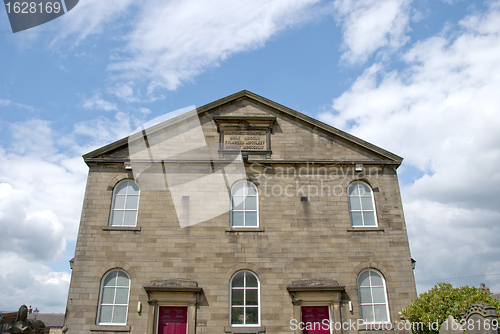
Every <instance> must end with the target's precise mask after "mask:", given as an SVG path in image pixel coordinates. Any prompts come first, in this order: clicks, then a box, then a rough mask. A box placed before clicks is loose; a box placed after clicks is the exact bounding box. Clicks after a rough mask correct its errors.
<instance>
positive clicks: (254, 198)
mask: <svg viewBox="0 0 500 334" xmlns="http://www.w3.org/2000/svg"><path fill="white" fill-rule="evenodd" d="M258 226H259V193H258V191H257V187H256V186H255V185H254V184H253V183H251V182H248V181H242V182H238V183H236V184H235V185H233V188H232V189H231V227H258Z"/></svg>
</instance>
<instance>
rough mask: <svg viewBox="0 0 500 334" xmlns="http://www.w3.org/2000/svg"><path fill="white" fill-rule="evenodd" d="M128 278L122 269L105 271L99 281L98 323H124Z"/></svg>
mask: <svg viewBox="0 0 500 334" xmlns="http://www.w3.org/2000/svg"><path fill="white" fill-rule="evenodd" d="M129 291H130V278H129V276H128V275H127V273H126V272H124V271H123V270H113V271H110V272H109V273H107V274H106V275H105V276H104V278H103V280H102V282H101V292H100V297H99V312H98V315H97V324H98V325H106V324H112V325H126V324H127V310H128V298H129Z"/></svg>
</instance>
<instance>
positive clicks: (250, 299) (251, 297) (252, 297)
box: [246, 289, 259, 305]
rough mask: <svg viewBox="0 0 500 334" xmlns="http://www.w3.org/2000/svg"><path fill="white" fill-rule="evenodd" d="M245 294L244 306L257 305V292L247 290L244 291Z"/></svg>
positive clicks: (255, 290)
mask: <svg viewBox="0 0 500 334" xmlns="http://www.w3.org/2000/svg"><path fill="white" fill-rule="evenodd" d="M246 294H247V299H246V305H259V290H257V289H249V290H246Z"/></svg>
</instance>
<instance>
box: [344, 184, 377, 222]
mask: <svg viewBox="0 0 500 334" xmlns="http://www.w3.org/2000/svg"><path fill="white" fill-rule="evenodd" d="M347 194H348V196H349V211H350V213H351V224H352V226H353V227H357V226H377V215H376V212H375V202H374V200H373V192H372V189H371V188H370V186H369V185H368V184H366V183H365V182H359V181H358V182H353V183H351V184H350V185H349V188H348V189H347Z"/></svg>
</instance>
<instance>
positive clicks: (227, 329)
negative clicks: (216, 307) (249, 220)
mask: <svg viewBox="0 0 500 334" xmlns="http://www.w3.org/2000/svg"><path fill="white" fill-rule="evenodd" d="M265 332H266V327H263V326H261V327H224V333H231V334H236V333H255V334H258V333H265Z"/></svg>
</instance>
